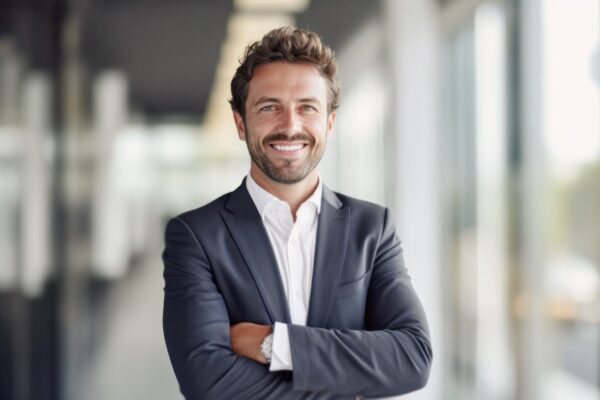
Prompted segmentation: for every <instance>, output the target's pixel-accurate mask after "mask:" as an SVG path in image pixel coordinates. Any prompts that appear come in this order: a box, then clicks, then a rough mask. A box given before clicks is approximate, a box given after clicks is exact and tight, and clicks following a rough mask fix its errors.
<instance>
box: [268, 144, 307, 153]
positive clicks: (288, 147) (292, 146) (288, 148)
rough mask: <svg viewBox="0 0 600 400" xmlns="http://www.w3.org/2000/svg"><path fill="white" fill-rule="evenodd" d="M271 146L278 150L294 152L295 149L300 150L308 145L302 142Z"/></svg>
mask: <svg viewBox="0 0 600 400" xmlns="http://www.w3.org/2000/svg"><path fill="white" fill-rule="evenodd" d="M270 146H271V147H272V148H274V149H275V150H277V151H287V152H294V151H298V150H300V149H302V148H304V146H306V145H305V144H301V143H300V144H290V145H284V144H271V145H270Z"/></svg>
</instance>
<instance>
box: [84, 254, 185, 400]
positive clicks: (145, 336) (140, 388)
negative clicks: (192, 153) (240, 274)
mask: <svg viewBox="0 0 600 400" xmlns="http://www.w3.org/2000/svg"><path fill="white" fill-rule="evenodd" d="M155 249H156V250H155V251H152V252H151V253H149V254H147V255H145V257H144V259H143V260H142V261H141V263H140V265H138V266H137V268H136V269H135V270H134V271H132V273H131V275H129V276H128V277H127V279H124V280H122V281H120V282H119V283H117V285H118V287H117V288H115V291H114V294H112V295H111V296H110V299H109V300H108V301H109V303H108V305H107V309H106V315H107V318H106V321H108V323H109V324H110V325H109V326H107V327H105V330H104V332H106V333H105V334H104V337H103V338H102V339H100V340H99V348H98V349H96V351H95V354H96V355H97V357H95V358H94V361H93V362H92V365H91V367H90V370H89V375H88V379H87V382H88V385H87V387H88V388H89V389H88V390H89V393H88V394H87V395H86V398H87V399H89V400H106V399H111V400H137V399H139V400H142V399H143V400H169V399H181V398H182V397H181V396H180V395H179V389H178V387H177V381H176V380H175V375H174V374H173V371H172V369H171V364H170V362H169V358H168V355H167V351H166V348H165V344H164V340H163V333H162V300H163V290H162V288H163V281H162V268H163V267H162V261H161V257H160V248H159V247H155Z"/></svg>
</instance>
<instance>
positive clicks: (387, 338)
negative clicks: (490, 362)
mask: <svg viewBox="0 0 600 400" xmlns="http://www.w3.org/2000/svg"><path fill="white" fill-rule="evenodd" d="M365 326H366V328H367V330H343V329H342V330H336V329H323V328H315V327H306V326H299V325H289V326H288V329H289V337H290V347H291V351H292V363H293V365H294V372H293V374H294V380H293V384H294V388H295V389H297V390H307V389H309V388H310V390H315V391H327V392H332V393H338V394H350V393H359V394H361V395H363V396H365V397H386V396H394V395H400V394H404V393H408V392H411V391H414V390H417V389H420V388H422V387H424V386H425V384H426V383H427V380H428V377H429V371H430V365H431V360H432V350H431V344H430V340H429V332H428V327H427V322H426V319H425V313H424V311H423V308H422V306H421V303H420V301H419V299H418V298H417V295H416V293H415V291H414V289H413V287H412V285H411V283H410V277H409V276H408V274H407V271H406V268H405V267H404V263H403V258H402V250H401V247H400V241H399V239H398V238H397V236H396V233H395V228H394V225H393V222H392V221H391V217H390V216H389V213H388V210H387V209H386V210H385V216H384V223H383V228H382V233H381V239H380V240H379V245H378V248H377V252H376V256H375V260H374V265H373V269H372V277H371V281H370V285H369V288H368V293H367V304H366V315H365Z"/></svg>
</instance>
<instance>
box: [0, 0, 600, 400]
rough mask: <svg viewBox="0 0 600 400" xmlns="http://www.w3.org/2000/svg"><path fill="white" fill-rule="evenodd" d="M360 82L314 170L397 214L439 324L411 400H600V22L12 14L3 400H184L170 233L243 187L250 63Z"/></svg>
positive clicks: (354, 6) (230, 12)
mask: <svg viewBox="0 0 600 400" xmlns="http://www.w3.org/2000/svg"><path fill="white" fill-rule="evenodd" d="M287 24H295V25H297V26H300V27H308V28H310V29H313V30H316V31H317V32H318V33H320V35H321V36H322V37H323V38H324V40H325V41H326V42H327V43H328V44H330V45H331V46H332V47H333V48H334V49H335V51H336V54H337V58H338V62H339V65H340V70H341V80H342V84H343V97H342V103H341V104H342V105H341V108H340V110H339V114H338V119H337V127H336V132H335V134H334V136H333V139H332V140H331V141H330V143H329V146H328V150H327V153H326V156H325V158H324V160H323V162H322V163H321V166H320V172H321V174H322V176H323V177H324V180H325V182H326V183H327V185H328V186H330V187H331V188H333V189H334V190H339V191H342V192H344V193H346V194H349V195H352V196H356V197H360V198H363V199H367V200H370V201H375V202H378V203H382V204H385V205H387V206H388V207H390V208H391V210H392V211H393V213H394V215H395V217H396V221H397V225H398V230H399V235H400V236H401V239H402V240H403V243H404V250H405V257H406V262H407V266H408V268H409V272H410V273H411V275H412V277H413V282H414V285H415V286H416V288H417V291H418V293H419V295H420V297H421V299H422V301H423V303H424V306H425V308H426V311H427V314H428V318H429V322H430V325H431V330H432V338H433V345H434V350H435V351H434V353H435V362H434V369H433V372H432V375H431V379H430V383H429V385H428V387H427V388H426V389H424V390H423V391H421V392H418V393H415V394H412V395H408V396H405V397H403V398H407V399H427V400H542V399H543V400H554V399H557V400H559V399H560V400H564V399H569V400H570V399H574V400H598V399H600V86H599V85H600V45H599V44H600V32H599V27H600V0H443V1H442V0H419V1H414V0H373V1H358V0H320V1H317V0H313V1H310V0H277V1H275V0H273V1H270V0H233V1H231V0H178V1H166V0H144V1H141V0H0V398H1V399H15V400H28V399H36V400H46V399H52V400H54V399H61V400H63V399H64V400H79V399H90V400H104V399H111V400H112V399H115V400H120V399H150V400H153V399H157V400H158V399H181V396H180V395H179V393H178V388H177V383H176V381H175V377H174V375H173V372H172V370H171V367H170V364H169V360H168V357H167V354H166V349H165V346H164V342H163V337H162V327H161V313H162V287H163V282H162V276H161V274H162V261H161V258H160V254H161V251H162V248H163V237H162V235H163V230H164V224H165V221H166V220H167V219H168V218H169V217H171V216H174V215H176V214H179V213H181V212H183V211H186V210H189V209H192V208H196V207H198V206H200V205H202V204H204V203H206V202H208V201H209V200H211V199H213V198H215V197H217V196H219V195H220V194H222V193H225V192H227V191H230V190H232V189H233V188H235V187H236V186H237V185H238V184H239V183H240V182H241V180H242V178H243V176H244V175H245V174H246V173H247V171H248V169H249V157H248V156H247V154H246V153H247V151H246V147H245V144H244V143H243V142H240V141H239V140H238V139H237V136H236V134H235V128H234V125H233V121H232V117H231V111H230V109H229V105H228V103H227V99H228V97H229V93H228V85H229V82H230V79H231V77H232V75H233V71H234V69H235V67H236V65H237V60H238V58H239V57H240V56H241V54H242V52H243V49H244V46H245V45H246V44H247V43H248V42H250V41H252V40H256V39H258V38H260V37H261V36H262V35H263V34H264V33H265V32H266V31H268V30H270V29H271V28H273V27H278V26H281V25H287Z"/></svg>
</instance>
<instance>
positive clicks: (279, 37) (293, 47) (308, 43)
mask: <svg viewBox="0 0 600 400" xmlns="http://www.w3.org/2000/svg"><path fill="white" fill-rule="evenodd" d="M275 61H288V62H292V63H308V64H311V65H313V66H315V68H317V70H318V71H319V73H320V74H321V76H323V78H325V80H326V81H327V84H328V86H329V93H328V96H327V101H328V104H327V111H328V112H332V111H334V110H336V109H337V108H338V107H339V98H340V91H341V90H340V83H339V81H338V78H337V62H336V61H335V53H334V52H333V50H331V48H330V47H329V46H327V45H326V44H325V43H323V42H322V41H321V38H320V37H319V35H317V34H316V33H315V32H312V31H309V30H306V29H302V28H296V27H292V26H284V27H281V28H277V29H273V30H272V31H270V32H268V33H267V34H266V35H265V36H263V38H262V39H261V40H260V41H257V42H254V43H252V44H250V45H248V46H247V47H246V50H245V52H244V56H243V57H242V59H241V60H240V66H239V67H238V68H237V70H236V72H235V75H234V76H233V79H232V80H231V100H229V103H230V104H231V108H232V109H233V110H234V111H237V112H239V113H240V114H241V116H242V117H243V118H245V117H246V110H245V103H246V99H247V98H248V84H249V83H250V80H251V79H252V72H253V71H254V69H255V68H256V67H258V66H259V65H262V64H267V63H271V62H275Z"/></svg>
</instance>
